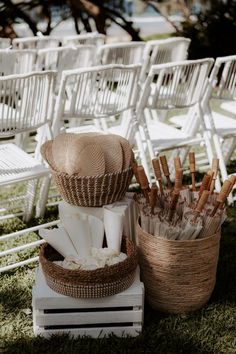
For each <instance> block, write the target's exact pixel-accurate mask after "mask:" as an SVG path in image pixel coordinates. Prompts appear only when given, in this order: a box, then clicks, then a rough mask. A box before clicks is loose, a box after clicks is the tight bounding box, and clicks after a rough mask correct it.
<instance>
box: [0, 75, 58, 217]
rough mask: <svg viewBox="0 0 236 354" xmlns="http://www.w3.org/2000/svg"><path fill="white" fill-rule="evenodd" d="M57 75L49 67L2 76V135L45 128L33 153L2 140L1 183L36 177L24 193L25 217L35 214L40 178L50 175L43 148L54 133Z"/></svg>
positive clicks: (11, 182)
mask: <svg viewBox="0 0 236 354" xmlns="http://www.w3.org/2000/svg"><path fill="white" fill-rule="evenodd" d="M54 78H55V72H49V71H47V72H46V71H45V72H41V73H39V72H33V73H30V74H20V75H9V76H3V77H1V78H0V138H1V139H3V138H4V139H5V138H10V137H14V136H15V135H17V134H22V133H24V132H32V131H36V130H41V133H40V134H39V135H38V143H37V146H36V149H35V151H34V154H33V155H32V156H31V155H29V154H28V153H27V152H25V151H23V150H22V149H20V148H19V147H18V146H16V145H15V144H13V143H5V141H4V140H2V141H1V144H0V186H1V187H3V186H4V187H5V186H11V185H12V184H16V183H18V182H23V181H31V180H32V181H33V182H32V183H31V184H30V187H29V193H27V195H26V196H25V197H24V203H25V207H24V210H23V218H24V220H29V219H30V218H31V217H32V213H33V206H34V198H35V193H36V185H37V183H36V182H37V181H38V179H39V178H40V177H48V176H49V171H48V169H47V168H46V167H45V165H44V164H42V161H41V158H40V153H39V149H40V145H41V143H42V139H45V137H46V136H47V137H48V136H50V124H51V118H52V109H53V107H52V102H53V101H52V98H53V95H52V94H53V85H54ZM42 193H43V194H45V195H46V193H44V191H42ZM41 197H43V195H41ZM45 203H46V201H45V200H43V198H42V199H41V200H40V202H39V204H38V207H39V208H40V210H39V214H42V212H43V211H44V208H45Z"/></svg>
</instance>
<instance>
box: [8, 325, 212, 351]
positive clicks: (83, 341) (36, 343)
mask: <svg viewBox="0 0 236 354" xmlns="http://www.w3.org/2000/svg"><path fill="white" fill-rule="evenodd" d="M3 353H5V354H6V353H7V354H28V353H29V354H42V353H47V354H51V353H52V354H55V353H65V354H78V353H81V354H85V353H91V354H96V353H101V354H119V353H120V354H125V353H135V354H141V353H150V354H153V353H158V354H162V353H163V354H182V353H183V354H184V353H188V354H191V353H194V354H207V353H209V354H213V351H207V350H206V348H201V347H198V345H196V344H195V343H193V338H190V337H189V336H187V335H186V334H183V335H181V336H179V334H176V333H175V331H174V330H171V331H169V330H168V328H166V330H165V331H163V330H161V331H158V330H156V329H153V330H151V329H149V330H148V329H147V330H145V331H144V332H143V333H142V334H140V335H139V336H138V337H136V338H125V337H123V338H118V337H116V336H113V335H111V336H109V337H108V338H98V339H92V338H89V337H81V338H70V337H69V336H68V335H62V336H52V337H51V338H50V339H45V338H42V337H35V338H25V337H24V338H23V337H22V338H20V339H17V340H13V341H8V343H7V345H6V346H5V348H4V351H3Z"/></svg>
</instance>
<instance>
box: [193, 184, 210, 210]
mask: <svg viewBox="0 0 236 354" xmlns="http://www.w3.org/2000/svg"><path fill="white" fill-rule="evenodd" d="M209 195H210V192H209V191H206V190H204V191H203V192H202V195H201V197H200V199H199V201H198V203H197V206H196V208H195V211H196V212H197V213H199V214H200V213H201V211H202V210H203V208H204V206H205V204H206V202H207V199H208V197H209Z"/></svg>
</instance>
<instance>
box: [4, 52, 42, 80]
mask: <svg viewBox="0 0 236 354" xmlns="http://www.w3.org/2000/svg"><path fill="white" fill-rule="evenodd" d="M36 53H37V52H36V50H34V49H22V50H20V49H1V50H0V75H1V76H3V75H11V74H25V73H29V72H31V71H33V70H34V65H35V60H36Z"/></svg>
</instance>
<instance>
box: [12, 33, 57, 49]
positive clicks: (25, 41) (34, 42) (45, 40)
mask: <svg viewBox="0 0 236 354" xmlns="http://www.w3.org/2000/svg"><path fill="white" fill-rule="evenodd" d="M59 45H60V38H58V37H52V36H42V37H36V36H35V37H24V38H14V39H13V40H12V46H13V49H37V50H38V49H43V48H52V47H53V48H54V47H58V46H59Z"/></svg>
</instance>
